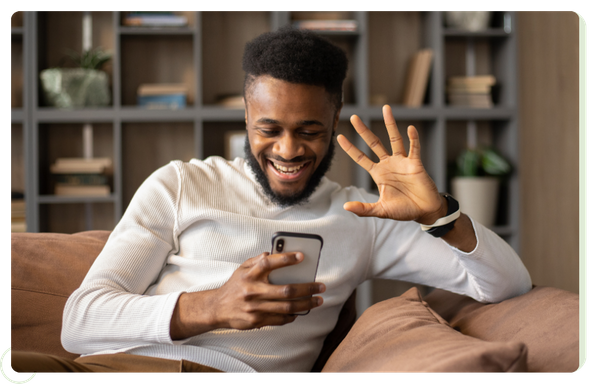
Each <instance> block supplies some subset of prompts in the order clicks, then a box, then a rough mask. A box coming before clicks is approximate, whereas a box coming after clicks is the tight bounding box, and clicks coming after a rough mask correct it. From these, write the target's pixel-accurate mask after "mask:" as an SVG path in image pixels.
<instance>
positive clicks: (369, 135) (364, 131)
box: [350, 115, 390, 160]
mask: <svg viewBox="0 0 600 384" xmlns="http://www.w3.org/2000/svg"><path fill="white" fill-rule="evenodd" d="M350 123H352V125H353V126H354V129H355V130H356V132H358V134H359V135H360V137H362V139H363V140H364V141H365V143H367V145H368V146H369V148H371V150H372V151H373V152H374V153H375V154H376V155H377V157H379V159H380V160H383V159H385V158H387V157H390V155H389V153H388V152H387V150H386V149H385V147H384V146H383V143H382V142H381V140H379V137H377V135H376V134H374V133H373V132H372V131H371V130H370V129H369V128H367V126H366V125H365V124H364V123H363V122H362V120H361V119H360V117H358V116H356V115H352V116H351V117H350Z"/></svg>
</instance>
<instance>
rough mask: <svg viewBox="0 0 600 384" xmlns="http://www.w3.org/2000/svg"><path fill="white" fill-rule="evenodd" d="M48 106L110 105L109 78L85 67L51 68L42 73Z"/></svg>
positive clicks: (43, 88)
mask: <svg viewBox="0 0 600 384" xmlns="http://www.w3.org/2000/svg"><path fill="white" fill-rule="evenodd" d="M40 80H41V85H42V90H43V93H44V97H45V101H46V103H47V105H49V106H52V107H57V108H81V107H102V106H106V105H108V104H109V103H110V92H109V89H108V76H107V75H106V73H105V72H102V71H98V70H95V69H84V68H51V69H45V70H43V71H42V72H41V73H40Z"/></svg>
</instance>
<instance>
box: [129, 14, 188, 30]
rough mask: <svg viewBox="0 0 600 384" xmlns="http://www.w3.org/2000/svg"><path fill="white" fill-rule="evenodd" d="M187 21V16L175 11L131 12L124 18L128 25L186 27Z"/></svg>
mask: <svg viewBox="0 0 600 384" xmlns="http://www.w3.org/2000/svg"><path fill="white" fill-rule="evenodd" d="M187 23H188V21H187V18H186V17H185V16H178V15H175V14H174V13H173V12H130V13H129V14H128V15H127V16H125V19H124V20H123V25H125V26H128V27H184V26H186V25H187Z"/></svg>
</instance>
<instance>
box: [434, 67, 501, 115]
mask: <svg viewBox="0 0 600 384" xmlns="http://www.w3.org/2000/svg"><path fill="white" fill-rule="evenodd" d="M495 84H496V78H495V77H494V76H492V75H484V76H457V77H451V78H449V79H448V87H447V89H446V91H447V93H448V102H449V104H450V105H453V106H458V107H471V108H492V107H493V106H494V104H493V102H492V86H493V85H495Z"/></svg>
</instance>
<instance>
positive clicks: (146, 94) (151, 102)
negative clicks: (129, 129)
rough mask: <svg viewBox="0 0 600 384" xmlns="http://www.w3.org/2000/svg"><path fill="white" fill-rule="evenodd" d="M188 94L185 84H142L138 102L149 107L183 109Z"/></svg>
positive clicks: (138, 93) (139, 88)
mask: <svg viewBox="0 0 600 384" xmlns="http://www.w3.org/2000/svg"><path fill="white" fill-rule="evenodd" d="M186 95H187V87H186V86H185V84H142V85H140V86H139V87H138V91H137V102H138V105H139V106H140V107H143V108H147V109H183V108H185V106H186V102H187V96H186Z"/></svg>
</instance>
